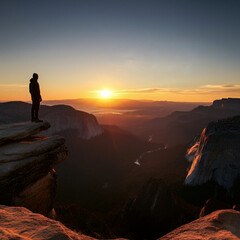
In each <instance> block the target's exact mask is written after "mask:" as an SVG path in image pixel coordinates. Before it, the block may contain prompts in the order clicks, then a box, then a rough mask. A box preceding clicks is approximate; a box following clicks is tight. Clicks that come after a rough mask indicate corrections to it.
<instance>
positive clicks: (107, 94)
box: [99, 89, 112, 98]
mask: <svg viewBox="0 0 240 240" xmlns="http://www.w3.org/2000/svg"><path fill="white" fill-rule="evenodd" d="M99 93H100V95H101V97H103V98H109V97H110V96H111V95H112V91H109V90H106V89H104V90H102V91H99Z"/></svg>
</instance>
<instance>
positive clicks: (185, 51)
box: [0, 0, 240, 102]
mask: <svg viewBox="0 0 240 240" xmlns="http://www.w3.org/2000/svg"><path fill="white" fill-rule="evenodd" d="M239 12H240V1H238V0H225V1H223V0H144V1H141V0H138V1H136V0H0V29H1V33H0V100H1V101H9V100H22V101H27V100H30V95H29V92H28V84H29V80H30V78H31V76H32V74H33V73H34V72H36V73H38V74H39V83H40V87H41V92H42V98H43V99H45V100H51V99H52V100H53V99H73V98H94V97H98V96H100V95H99V92H98V91H99V90H101V89H108V90H111V91H112V97H113V98H131V99H153V100H168V101H188V102H195V101H198V102H199V101H201V102H209V101H212V100H214V99H219V98H223V97H239V96H240V47H239V43H240V14H239Z"/></svg>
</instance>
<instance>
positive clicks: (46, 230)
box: [0, 205, 93, 240]
mask: <svg viewBox="0 0 240 240" xmlns="http://www.w3.org/2000/svg"><path fill="white" fill-rule="evenodd" d="M0 239H2V240H7V239H16V240H17V239H18V240H33V239H34V240H91V239H93V238H91V237H88V236H86V235H82V234H78V233H75V232H73V231H71V230H70V229H68V228H67V227H65V226H64V225H63V224H62V223H60V222H58V221H54V220H51V219H49V218H46V217H44V216H42V215H40V214H35V213H32V212H31V211H29V210H27V209H26V208H23V207H7V206H3V205H0Z"/></svg>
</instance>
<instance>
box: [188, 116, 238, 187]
mask: <svg viewBox="0 0 240 240" xmlns="http://www.w3.org/2000/svg"><path fill="white" fill-rule="evenodd" d="M196 144H198V145H199V146H198V147H197V148H195V147H194V146H196ZM196 144H195V145H194V146H193V148H194V149H193V151H189V155H188V156H189V158H190V159H191V158H192V156H194V157H193V161H192V165H191V168H190V170H189V172H188V174H187V177H186V179H185V183H186V184H188V185H191V186H196V185H200V184H203V183H207V182H209V181H214V182H216V183H217V184H218V185H220V186H222V187H223V188H224V189H226V190H227V191H229V190H230V189H231V187H232V186H233V184H234V182H235V180H236V179H237V178H238V176H239V174H240V117H233V118H229V119H224V120H219V121H217V122H212V123H210V124H208V126H207V127H206V128H205V129H204V130H203V132H202V134H201V138H200V140H199V142H198V143H196ZM194 151H195V153H194ZM189 158H188V159H189Z"/></svg>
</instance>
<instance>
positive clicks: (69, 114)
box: [0, 102, 103, 139]
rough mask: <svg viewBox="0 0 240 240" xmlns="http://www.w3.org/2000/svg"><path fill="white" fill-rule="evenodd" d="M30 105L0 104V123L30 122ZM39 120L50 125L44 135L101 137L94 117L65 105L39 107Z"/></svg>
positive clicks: (17, 103)
mask: <svg viewBox="0 0 240 240" xmlns="http://www.w3.org/2000/svg"><path fill="white" fill-rule="evenodd" d="M30 111H31V104H29V103H25V102H6V103H0V123H12V122H23V121H29V120H30ZM40 118H42V119H44V120H46V121H48V122H49V123H50V124H51V126H52V127H51V129H48V130H47V131H45V132H44V134H45V135H52V134H56V133H59V132H62V131H65V130H76V131H77V135H78V137H79V138H82V139H90V138H92V137H95V136H98V135H101V134H102V133H103V128H102V127H101V126H100V125H99V124H98V121H97V119H96V118H95V116H94V115H92V114H89V113H86V112H83V111H78V110H75V109H74V108H73V107H70V106H67V105H56V106H46V105H42V106H41V107H40Z"/></svg>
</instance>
